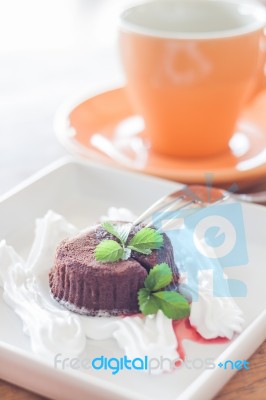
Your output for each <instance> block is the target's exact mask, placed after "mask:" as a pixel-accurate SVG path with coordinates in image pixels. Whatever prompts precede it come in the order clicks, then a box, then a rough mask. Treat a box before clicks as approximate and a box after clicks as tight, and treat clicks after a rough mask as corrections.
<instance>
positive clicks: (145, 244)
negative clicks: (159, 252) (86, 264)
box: [94, 222, 163, 262]
mask: <svg viewBox="0 0 266 400" xmlns="http://www.w3.org/2000/svg"><path fill="white" fill-rule="evenodd" d="M102 227H103V228H104V229H105V230H106V231H107V232H109V233H111V234H112V235H113V236H114V237H116V238H117V239H118V240H119V243H118V242H116V241H115V240H109V239H106V240H103V241H102V242H100V243H99V244H98V245H97V246H96V248H95V251H94V255H95V258H96V260H97V261H100V262H114V261H118V260H127V259H128V258H129V257H130V256H131V251H137V252H138V253H141V254H147V255H148V254H151V252H152V250H154V249H159V248H160V247H161V246H162V245H163V235H162V234H161V233H159V232H157V231H156V230H155V229H152V228H147V227H145V228H142V229H140V230H139V231H138V232H137V233H136V234H135V235H134V236H133V238H132V239H131V240H130V241H129V243H128V244H127V240H128V236H129V233H130V230H131V228H132V224H130V223H129V224H117V225H116V224H111V223H110V222H104V223H103V224H102Z"/></svg>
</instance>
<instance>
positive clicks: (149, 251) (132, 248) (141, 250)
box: [127, 246, 151, 255]
mask: <svg viewBox="0 0 266 400" xmlns="http://www.w3.org/2000/svg"><path fill="white" fill-rule="evenodd" d="M127 248H128V249H131V250H134V251H137V252H138V253H141V254H146V255H149V254H151V249H140V248H138V247H134V246H127Z"/></svg>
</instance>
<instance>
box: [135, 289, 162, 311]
mask: <svg viewBox="0 0 266 400" xmlns="http://www.w3.org/2000/svg"><path fill="white" fill-rule="evenodd" d="M138 302H139V309H140V311H141V312H142V313H143V314H144V315H149V314H155V313H157V311H158V310H159V307H158V305H157V302H156V299H155V298H154V297H153V295H152V294H151V293H150V291H149V290H148V289H139V291H138Z"/></svg>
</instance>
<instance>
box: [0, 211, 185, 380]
mask: <svg viewBox="0 0 266 400" xmlns="http://www.w3.org/2000/svg"><path fill="white" fill-rule="evenodd" d="M116 217H117V213H116ZM77 233H78V230H77V228H75V227H74V226H73V225H71V224H69V223H68V222H67V221H66V220H65V219H64V218H63V217H62V216H60V215H58V214H56V213H54V212H52V211H49V212H48V213H47V214H46V215H45V217H44V218H42V219H38V220H37V221H36V234H35V240H34V243H33V246H32V249H31V252H30V255H29V257H28V259H27V260H26V261H24V260H23V259H22V258H21V257H20V256H19V255H18V254H17V253H16V252H15V250H14V249H13V248H12V247H11V246H8V245H7V244H6V242H5V241H2V242H0V286H2V287H3V288H4V294H3V296H4V300H5V301H6V302H7V304H9V305H10V307H12V308H13V310H14V311H15V313H16V314H17V315H19V317H20V318H21V319H22V321H23V330H24V332H25V333H26V334H27V335H29V336H30V340H31V346H32V350H33V351H34V352H35V353H36V354H39V355H41V356H45V358H48V357H50V358H53V357H54V356H55V355H56V354H57V353H63V354H65V355H68V356H74V355H75V356H76V355H78V354H80V353H82V351H83V350H84V348H85V344H86V337H87V338H90V339H94V340H104V339H108V338H112V337H113V338H115V339H116V340H117V342H118V344H119V346H120V347H121V348H122V349H123V350H124V352H125V354H126V355H127V356H128V357H132V358H135V357H142V356H144V355H145V356H148V357H150V358H153V357H161V356H164V357H167V358H169V359H170V360H176V359H178V358H179V354H178V352H177V346H178V343H177V340H176V337H175V334H174V331H173V327H172V321H171V320H169V319H168V318H167V317H165V315H164V314H163V313H162V312H158V313H157V314H156V315H152V316H148V317H140V316H132V317H126V318H120V317H115V318H105V317H101V318H99V317H87V316H82V315H79V314H76V313H72V312H70V311H68V310H66V309H65V308H64V307H63V306H61V305H60V304H59V303H58V302H57V301H55V300H54V299H53V298H52V297H51V295H50V289H49V282H48V273H49V270H50V268H51V266H52V265H53V257H54V254H55V248H56V246H57V244H58V242H60V241H61V240H63V239H64V238H65V237H71V236H74V235H76V234H77ZM163 370H169V365H165V364H163V368H162V369H159V368H158V369H156V370H153V371H151V372H153V373H160V372H162V371H163Z"/></svg>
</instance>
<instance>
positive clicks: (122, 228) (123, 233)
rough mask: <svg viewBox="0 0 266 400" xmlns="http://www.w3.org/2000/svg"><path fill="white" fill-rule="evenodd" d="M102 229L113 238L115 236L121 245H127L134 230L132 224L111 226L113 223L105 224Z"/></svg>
mask: <svg viewBox="0 0 266 400" xmlns="http://www.w3.org/2000/svg"><path fill="white" fill-rule="evenodd" d="M102 227H103V228H104V229H105V230H106V231H107V232H109V233H111V234H112V235H113V236H115V237H116V238H117V239H118V240H120V242H121V243H123V244H125V243H126V241H127V238H128V235H129V232H130V230H131V228H132V224H111V222H108V221H106V222H103V223H102Z"/></svg>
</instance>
